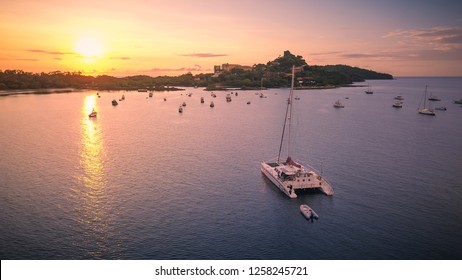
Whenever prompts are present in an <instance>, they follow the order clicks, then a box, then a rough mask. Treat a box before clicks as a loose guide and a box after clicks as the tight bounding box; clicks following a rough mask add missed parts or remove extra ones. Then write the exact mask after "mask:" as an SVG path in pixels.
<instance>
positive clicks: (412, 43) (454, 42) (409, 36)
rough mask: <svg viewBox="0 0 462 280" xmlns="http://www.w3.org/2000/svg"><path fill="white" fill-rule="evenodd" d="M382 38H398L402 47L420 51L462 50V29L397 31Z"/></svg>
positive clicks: (444, 28)
mask: <svg viewBox="0 0 462 280" xmlns="http://www.w3.org/2000/svg"><path fill="white" fill-rule="evenodd" d="M382 37H383V38H396V39H398V40H399V42H400V44H401V45H402V46H409V47H414V48H418V49H423V48H425V49H433V50H453V49H456V48H462V27H433V28H420V29H409V30H402V29H397V30H394V31H391V32H389V33H388V34H385V35H384V36H382Z"/></svg>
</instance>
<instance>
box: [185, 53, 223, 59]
mask: <svg viewBox="0 0 462 280" xmlns="http://www.w3.org/2000/svg"><path fill="white" fill-rule="evenodd" d="M179 55H180V56H189V57H201V58H207V57H218V56H228V55H227V54H217V53H188V54H179Z"/></svg>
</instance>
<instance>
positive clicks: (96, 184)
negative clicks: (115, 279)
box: [76, 95, 115, 258]
mask: <svg viewBox="0 0 462 280" xmlns="http://www.w3.org/2000/svg"><path fill="white" fill-rule="evenodd" d="M93 109H95V111H98V103H97V102H96V99H95V96H94V95H90V96H86V97H85V100H84V103H83V107H82V118H81V151H80V166H81V170H82V173H81V175H80V177H79V181H80V184H79V185H80V186H81V189H79V190H78V193H79V196H80V203H79V205H78V206H77V209H76V210H77V212H78V220H79V222H80V223H81V224H82V227H83V230H84V236H83V239H84V240H83V242H84V244H81V245H82V246H84V247H85V248H86V250H88V251H87V253H88V255H89V257H92V258H105V257H106V258H107V257H108V256H112V257H113V256H114V247H113V246H114V245H115V244H113V241H111V240H110V239H112V238H111V235H112V234H111V232H110V229H109V226H110V222H111V219H110V217H111V215H110V213H109V207H108V199H109V197H108V187H107V186H108V182H107V178H106V174H105V170H104V157H105V149H104V141H103V140H104V139H103V133H102V128H101V125H100V122H99V121H98V118H89V117H88V114H89V113H90V112H91V111H92V110H93Z"/></svg>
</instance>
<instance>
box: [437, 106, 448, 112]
mask: <svg viewBox="0 0 462 280" xmlns="http://www.w3.org/2000/svg"><path fill="white" fill-rule="evenodd" d="M435 110H439V111H447V110H448V109H447V108H446V107H444V106H441V107H435Z"/></svg>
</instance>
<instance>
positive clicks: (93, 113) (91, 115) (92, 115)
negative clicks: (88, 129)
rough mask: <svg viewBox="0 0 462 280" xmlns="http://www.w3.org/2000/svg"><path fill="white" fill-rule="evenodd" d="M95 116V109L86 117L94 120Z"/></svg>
mask: <svg viewBox="0 0 462 280" xmlns="http://www.w3.org/2000/svg"><path fill="white" fill-rule="evenodd" d="M96 114H97V113H96V111H95V109H92V110H91V113H90V114H89V115H88V117H90V118H96Z"/></svg>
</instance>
